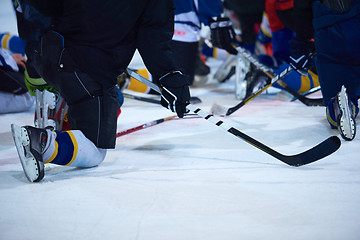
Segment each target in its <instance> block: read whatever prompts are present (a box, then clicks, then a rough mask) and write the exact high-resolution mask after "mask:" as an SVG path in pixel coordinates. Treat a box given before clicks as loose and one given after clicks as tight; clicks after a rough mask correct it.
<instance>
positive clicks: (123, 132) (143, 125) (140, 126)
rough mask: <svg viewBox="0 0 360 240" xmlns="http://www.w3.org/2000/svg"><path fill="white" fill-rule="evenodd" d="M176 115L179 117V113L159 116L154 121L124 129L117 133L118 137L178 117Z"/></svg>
mask: <svg viewBox="0 0 360 240" xmlns="http://www.w3.org/2000/svg"><path fill="white" fill-rule="evenodd" d="M176 117H177V115H174V116H170V117H165V118H159V119H157V120H154V121H151V122H148V123H144V124H142V125H139V126H137V127H133V128H129V129H127V130H123V131H121V132H118V133H116V137H120V136H124V135H126V134H129V133H132V132H136V131H139V130H141V129H144V128H148V127H151V126H155V125H157V124H160V123H163V122H165V121H168V120H171V119H173V118H176Z"/></svg>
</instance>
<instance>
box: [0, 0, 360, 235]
mask: <svg viewBox="0 0 360 240" xmlns="http://www.w3.org/2000/svg"><path fill="white" fill-rule="evenodd" d="M11 11H12V9H11V6H10V0H7V1H5V0H2V1H1V4H0V17H1V18H0V19H1V25H0V26H1V31H10V32H12V33H16V24H15V17H14V15H13V14H12V12H11ZM210 64H211V66H213V67H212V71H215V70H216V68H215V67H214V66H216V64H217V62H216V61H211V62H210ZM272 92H273V93H272V94H262V95H260V96H259V97H257V98H256V99H254V100H253V101H251V102H249V103H248V104H246V106H244V107H243V108H241V109H240V110H238V111H237V112H235V113H234V114H233V115H231V116H229V117H227V118H223V119H224V121H226V122H227V123H228V124H230V125H231V126H234V127H235V128H237V129H239V130H240V131H242V132H244V133H246V134H248V135H250V136H251V137H253V138H255V139H257V140H259V141H260V142H263V143H264V144H266V145H268V146H270V147H271V148H273V149H275V150H277V151H279V152H281V153H283V154H287V155H292V154H297V153H300V152H303V151H305V150H307V149H309V148H311V147H313V146H315V145H316V144H318V143H320V142H321V141H323V140H325V139H326V138H328V137H330V136H332V135H336V136H339V134H338V132H337V131H336V130H331V129H330V128H329V126H328V124H327V122H326V118H325V109H324V108H323V107H307V106H305V105H303V104H302V103H301V102H299V101H294V102H290V101H289V98H288V97H285V98H284V97H280V96H284V95H282V94H280V95H279V94H276V93H277V91H272ZM191 93H192V95H194V96H197V97H199V98H201V100H202V101H203V102H202V103H201V104H198V105H197V106H198V107H200V108H201V109H203V110H205V111H209V110H210V107H211V106H212V104H213V103H215V102H216V103H218V104H222V105H224V106H227V107H230V106H233V105H235V104H236V103H238V100H236V99H235V97H234V82H233V80H230V81H229V82H227V83H225V84H221V85H220V84H218V83H216V82H215V81H214V80H210V82H209V83H208V84H207V85H206V86H203V87H197V88H195V87H193V88H192V89H191ZM285 96H287V95H285ZM33 115H34V108H32V109H30V110H29V111H28V112H24V113H17V114H5V115H0V122H1V125H0V239H2V240H20V239H21V240H25V239H31V240H32V239H39V240H40V239H44V240H52V239H56V240H57V239H61V240H68V239H69V240H70V239H86V240H95V239H121V240H123V239H136V240H140V239H141V240H150V239H151V240H152V239H154V240H170V239H171V240H190V239H191V240H194V239H197V240H200V239H201V240H234V239H241V240H243V239H244V240H255V239H259V240H264V239H277V240H289V239H292V240H312V239H314V240H320V239H321V240H339V239H344V240H358V239H360V156H359V153H358V152H357V151H358V149H359V141H360V136H359V134H358V136H356V138H355V140H354V141H352V142H345V141H343V140H342V146H341V148H340V149H339V150H338V151H337V152H335V153H334V154H332V155H330V156H328V157H326V158H324V159H321V160H319V161H317V162H314V163H312V164H309V165H305V166H301V167H291V166H288V165H286V164H284V163H282V162H280V161H279V160H277V159H275V158H273V157H272V156H270V155H268V154H266V153H264V152H262V151H260V150H259V149H257V148H255V147H253V146H252V145H250V144H248V143H247V142H245V141H242V140H241V139H239V138H236V137H234V136H233V135H231V134H229V133H227V132H225V131H223V130H222V129H220V128H219V127H216V126H214V125H213V124H211V123H209V122H208V121H206V120H204V119H202V118H198V117H187V118H185V119H182V120H178V119H176V120H170V121H167V122H165V123H162V124H159V125H157V126H153V127H150V128H147V129H144V130H140V131H137V132H134V133H131V134H129V135H126V136H122V137H119V138H118V139H117V144H116V148H115V149H114V150H110V151H109V153H108V155H107V156H106V158H105V161H104V162H103V163H102V164H101V165H100V166H98V167H95V168H91V169H76V168H70V167H61V166H56V165H46V169H45V178H44V179H43V181H41V182H40V183H29V182H28V181H27V179H26V177H25V175H24V173H23V171H22V167H21V164H20V161H19V159H18V155H17V153H16V150H15V147H14V143H13V140H12V136H11V134H10V124H11V123H16V124H19V125H24V124H29V125H33ZM171 115H173V113H171V112H169V111H168V110H166V109H165V108H162V107H161V106H159V105H156V104H151V103H145V102H139V101H137V100H130V99H126V101H125V104H124V106H123V107H122V114H121V115H120V118H119V120H118V131H121V130H125V129H128V128H131V127H134V126H138V125H140V124H143V123H146V122H149V121H152V120H155V119H158V118H160V117H166V116H171ZM339 137H340V136H339Z"/></svg>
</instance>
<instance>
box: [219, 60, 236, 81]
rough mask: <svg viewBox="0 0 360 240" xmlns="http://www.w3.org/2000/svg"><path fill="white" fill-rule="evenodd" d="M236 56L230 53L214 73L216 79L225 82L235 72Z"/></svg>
mask: <svg viewBox="0 0 360 240" xmlns="http://www.w3.org/2000/svg"><path fill="white" fill-rule="evenodd" d="M235 64H236V56H235V55H229V56H228V57H227V58H226V59H225V61H224V62H223V63H222V64H221V65H220V66H219V68H218V70H217V71H216V72H215V74H214V79H216V80H217V81H218V82H220V83H223V82H226V81H227V80H229V79H230V78H231V77H232V76H233V75H234V74H235Z"/></svg>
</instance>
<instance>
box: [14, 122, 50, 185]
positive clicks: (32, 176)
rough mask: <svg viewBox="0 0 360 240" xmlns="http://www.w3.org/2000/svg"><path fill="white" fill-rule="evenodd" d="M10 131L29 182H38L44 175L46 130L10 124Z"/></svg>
mask: <svg viewBox="0 0 360 240" xmlns="http://www.w3.org/2000/svg"><path fill="white" fill-rule="evenodd" d="M11 132H12V135H13V138H14V142H15V146H16V149H17V152H18V154H19V158H20V162H21V165H22V167H23V169H24V173H25V175H26V177H27V179H28V180H29V181H30V182H39V181H40V180H41V179H43V177H44V162H43V153H44V152H45V149H46V145H47V141H48V133H47V131H46V130H45V129H40V128H35V127H31V126H24V127H20V126H17V125H15V124H11Z"/></svg>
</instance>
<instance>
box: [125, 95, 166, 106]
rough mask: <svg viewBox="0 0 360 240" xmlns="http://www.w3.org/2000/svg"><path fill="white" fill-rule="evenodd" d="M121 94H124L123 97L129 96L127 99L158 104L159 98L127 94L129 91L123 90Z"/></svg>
mask: <svg viewBox="0 0 360 240" xmlns="http://www.w3.org/2000/svg"><path fill="white" fill-rule="evenodd" d="M122 94H123V95H124V97H126V98H129V99H134V100H139V101H143V102H148V103H155V104H160V100H156V99H152V98H146V97H140V96H135V95H132V94H129V93H124V92H123V93H122Z"/></svg>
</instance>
